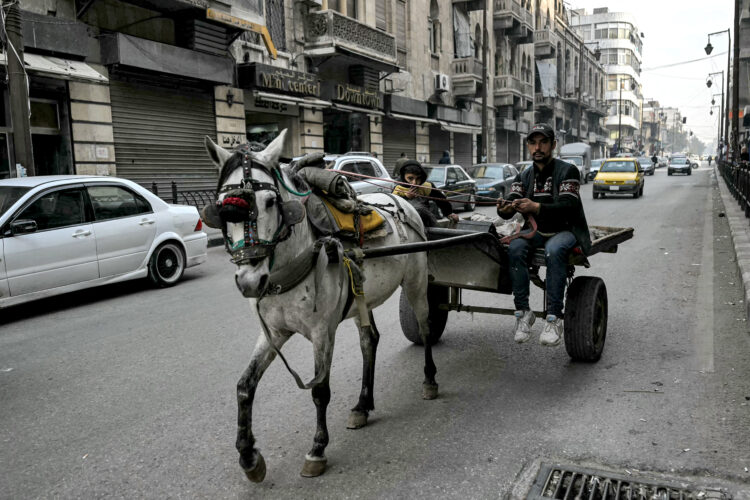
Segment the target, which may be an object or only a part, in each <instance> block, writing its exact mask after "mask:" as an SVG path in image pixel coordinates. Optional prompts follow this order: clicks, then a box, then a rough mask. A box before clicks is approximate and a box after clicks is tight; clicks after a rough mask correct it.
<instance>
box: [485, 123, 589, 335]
mask: <svg viewBox="0 0 750 500" xmlns="http://www.w3.org/2000/svg"><path fill="white" fill-rule="evenodd" d="M526 145H527V146H528V148H529V153H530V154H531V158H532V160H533V161H534V168H528V169H526V170H525V171H523V172H522V173H520V174H518V175H517V176H516V178H515V180H514V181H513V185H512V187H511V193H510V195H509V196H508V199H507V200H502V199H501V200H498V203H497V213H498V215H500V216H501V217H502V218H504V219H509V218H511V217H512V216H513V215H514V214H515V213H516V212H518V213H521V214H523V215H524V217H528V216H533V217H534V219H535V220H536V223H537V232H536V233H535V234H534V235H533V236H532V237H531V238H529V239H523V238H516V239H513V240H512V241H511V242H510V245H509V247H508V257H509V265H510V279H511V284H512V286H513V301H514V303H515V309H516V311H515V316H516V329H515V336H514V340H515V341H516V342H518V343H523V342H526V341H528V340H529V338H530V335H531V326H532V325H533V324H534V320H535V319H536V316H535V315H534V313H533V311H531V309H530V307H529V256H530V255H533V252H534V250H535V249H537V248H541V247H544V249H545V258H546V266H547V273H546V284H545V289H546V293H547V304H546V308H547V317H546V321H545V325H544V329H543V330H542V334H541V336H540V337H539V342H540V343H541V344H542V345H545V346H556V345H559V344H560V342H561V340H562V336H563V298H564V294H565V282H566V279H567V268H568V257H569V255H570V252H571V250H573V248H575V247H576V246H579V247H580V248H581V250H582V251H583V253H584V254H588V252H589V250H590V248H591V237H590V236H589V230H588V223H587V222H586V216H585V214H584V212H583V205H582V204H581V198H580V196H579V189H580V173H579V171H578V168H577V167H576V166H575V165H571V164H570V163H566V162H564V161H562V160H558V159H555V158H553V157H552V154H553V151H554V150H555V147H556V146H557V141H555V132H554V130H553V129H552V127H550V126H549V125H547V124H546V123H538V124H536V125H534V126H533V127H532V128H531V130H530V131H529V133H528V135H527V136H526Z"/></svg>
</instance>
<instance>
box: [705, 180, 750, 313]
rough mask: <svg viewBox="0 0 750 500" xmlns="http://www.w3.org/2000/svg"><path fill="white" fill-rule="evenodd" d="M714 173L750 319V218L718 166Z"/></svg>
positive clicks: (746, 311)
mask: <svg viewBox="0 0 750 500" xmlns="http://www.w3.org/2000/svg"><path fill="white" fill-rule="evenodd" d="M713 173H714V175H715V176H716V179H717V181H718V182H717V184H718V186H719V193H720V194H721V201H722V203H723V204H724V213H725V214H726V217H727V221H728V222H729V232H730V234H731V235H732V242H733V244H734V253H735V257H736V260H737V267H738V268H739V270H740V276H741V279H742V290H743V292H744V297H745V299H744V300H745V317H746V318H747V319H748V320H750V219H748V218H747V217H745V213H744V212H743V211H742V209H740V206H739V203H737V200H735V199H734V196H732V193H730V192H729V188H728V187H727V185H726V181H725V180H724V178H723V177H722V176H721V173H719V169H718V167H714V172H713Z"/></svg>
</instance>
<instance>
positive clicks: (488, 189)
mask: <svg viewBox="0 0 750 500" xmlns="http://www.w3.org/2000/svg"><path fill="white" fill-rule="evenodd" d="M487 191H497V189H495V188H493V187H489V188H487Z"/></svg>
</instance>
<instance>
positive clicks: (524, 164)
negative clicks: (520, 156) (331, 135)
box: [516, 160, 534, 172]
mask: <svg viewBox="0 0 750 500" xmlns="http://www.w3.org/2000/svg"><path fill="white" fill-rule="evenodd" d="M533 164H534V162H533V161H531V160H524V161H519V162H516V170H518V172H523V171H524V170H526V169H527V168H529V167H530V166H532V165H533Z"/></svg>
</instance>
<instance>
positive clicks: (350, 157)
mask: <svg viewBox="0 0 750 500" xmlns="http://www.w3.org/2000/svg"><path fill="white" fill-rule="evenodd" d="M323 160H324V161H325V162H326V168H329V169H332V170H340V171H342V172H352V173H355V174H360V175H366V176H367V177H375V178H376V179H368V178H365V177H356V176H350V177H348V179H347V180H348V181H349V184H351V186H352V187H353V188H354V191H355V192H356V193H357V194H366V193H390V192H391V191H393V188H394V187H395V186H396V185H395V184H394V183H393V182H391V176H390V175H389V174H388V171H387V170H386V169H385V167H384V166H383V164H382V163H381V162H380V160H378V159H377V158H375V156H373V155H372V154H370V153H346V154H343V155H326V156H325V157H324V158H323Z"/></svg>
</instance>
